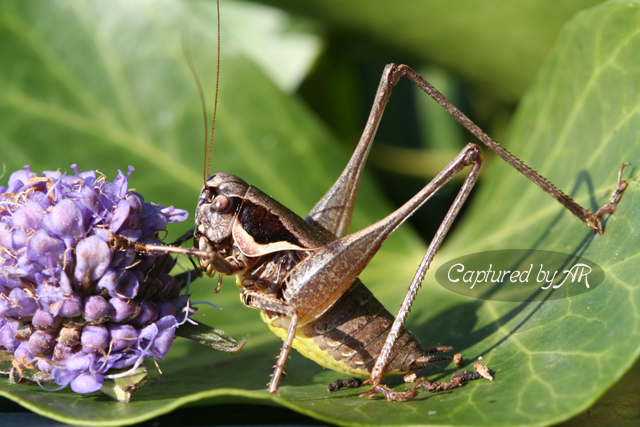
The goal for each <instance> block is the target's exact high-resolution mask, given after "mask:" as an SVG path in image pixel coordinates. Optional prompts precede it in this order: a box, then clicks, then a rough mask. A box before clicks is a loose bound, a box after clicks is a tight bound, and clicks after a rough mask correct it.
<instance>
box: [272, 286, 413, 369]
mask: <svg viewBox="0 0 640 427" xmlns="http://www.w3.org/2000/svg"><path fill="white" fill-rule="evenodd" d="M263 319H264V320H265V321H266V322H267V323H268V324H269V328H270V329H271V330H272V331H273V332H274V333H275V334H276V335H278V336H279V337H280V338H282V339H284V338H285V337H286V335H287V328H286V327H284V326H285V324H284V323H288V322H282V320H284V319H282V318H279V319H268V318H267V317H266V316H264V315H263ZM278 320H279V321H278ZM393 320H394V317H393V316H392V315H391V313H389V312H388V311H387V310H386V309H385V308H384V307H383V306H382V304H380V302H379V301H378V300H377V299H376V298H375V297H374V296H373V294H372V293H371V291H369V289H367V288H366V286H364V285H363V284H362V282H360V280H357V281H356V282H355V283H354V284H353V285H352V286H351V288H350V289H349V290H348V291H347V292H346V293H345V294H344V295H343V296H342V297H341V298H340V299H339V300H338V301H337V302H336V303H335V304H334V305H333V306H332V307H331V308H330V309H329V310H328V311H327V312H326V313H324V314H323V315H322V316H321V317H319V318H318V319H316V320H314V321H313V322H311V323H308V324H306V325H304V326H301V327H299V328H298V330H297V331H296V336H295V338H294V341H293V348H295V349H296V350H298V351H299V352H300V353H301V354H302V355H303V356H305V357H307V358H309V359H311V360H313V361H315V362H316V363H318V364H319V365H321V366H323V367H325V368H329V369H332V370H334V371H337V372H340V373H342V374H344V375H347V376H353V377H358V378H368V377H369V375H370V373H371V370H372V369H373V365H374V364H375V362H376V359H377V357H378V354H379V352H380V350H381V349H382V347H383V345H384V341H385V339H386V337H387V335H388V333H389V330H390V328H391V325H392V323H393ZM424 356H425V353H424V350H423V348H422V346H421V345H420V343H419V342H418V340H417V339H416V338H415V337H414V336H413V335H412V334H411V332H409V331H407V330H406V329H403V330H402V331H401V332H400V336H399V337H398V340H397V341H396V344H395V345H394V347H393V349H392V352H391V358H390V360H389V364H388V365H387V369H386V370H385V375H393V374H400V373H405V372H409V371H415V370H417V369H420V367H421V366H422V365H423V363H421V361H422V360H423V358H424Z"/></svg>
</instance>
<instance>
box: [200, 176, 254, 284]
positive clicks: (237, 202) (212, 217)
mask: <svg viewBox="0 0 640 427" xmlns="http://www.w3.org/2000/svg"><path fill="white" fill-rule="evenodd" d="M248 189H249V184H247V183H246V182H245V181H243V180H242V179H240V178H238V177H237V176H234V175H230V174H226V173H217V174H215V175H212V176H211V177H209V179H207V181H206V182H205V184H204V187H202V192H201V193H200V198H199V199H198V206H197V207H196V215H195V219H196V227H195V233H194V242H195V245H196V247H197V248H198V249H201V250H206V251H213V252H217V253H218V254H219V255H221V257H223V258H224V257H227V256H230V255H231V254H232V253H233V245H234V242H233V235H232V234H233V223H234V221H235V218H236V216H237V215H238V211H239V209H240V206H241V205H242V201H243V199H244V197H245V194H246V193H247V190H248ZM200 264H201V265H202V268H203V269H204V270H205V271H206V272H207V274H208V275H209V276H213V274H214V273H215V272H216V271H220V272H221V273H223V274H228V272H226V271H221V270H220V269H218V268H216V265H215V262H212V261H211V260H207V259H201V260H200Z"/></svg>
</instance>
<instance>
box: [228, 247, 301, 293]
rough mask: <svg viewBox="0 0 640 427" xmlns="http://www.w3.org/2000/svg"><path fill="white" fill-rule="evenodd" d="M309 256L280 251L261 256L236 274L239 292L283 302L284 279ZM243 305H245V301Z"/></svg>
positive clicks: (298, 252) (295, 252)
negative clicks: (250, 292) (249, 292)
mask: <svg viewBox="0 0 640 427" xmlns="http://www.w3.org/2000/svg"><path fill="white" fill-rule="evenodd" d="M307 256H309V252H307V251H282V252H274V253H271V254H267V255H263V256H262V257H260V258H258V259H254V260H252V262H251V267H250V268H247V269H246V270H245V271H243V272H241V273H240V274H238V277H237V281H236V283H237V285H238V287H239V288H240V289H241V290H247V291H252V292H259V293H261V294H264V295H265V296H268V297H269V298H273V299H275V300H278V301H284V297H283V292H284V290H285V286H286V285H285V280H284V279H285V277H286V276H287V274H288V272H289V271H291V270H292V269H293V267H295V266H296V265H297V264H298V263H299V262H300V261H302V260H303V259H305V258H306V257H307ZM243 303H245V304H246V305H249V304H247V302H246V301H243Z"/></svg>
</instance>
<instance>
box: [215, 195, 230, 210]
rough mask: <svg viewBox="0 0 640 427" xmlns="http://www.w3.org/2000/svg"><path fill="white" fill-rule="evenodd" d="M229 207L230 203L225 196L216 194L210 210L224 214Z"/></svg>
mask: <svg viewBox="0 0 640 427" xmlns="http://www.w3.org/2000/svg"><path fill="white" fill-rule="evenodd" d="M230 207H231V201H230V200H229V198H228V197H227V196H223V195H222V194H218V195H217V196H216V197H214V198H213V201H212V202H211V210H212V211H214V212H220V213H222V212H226V211H227V210H228V209H229V208H230Z"/></svg>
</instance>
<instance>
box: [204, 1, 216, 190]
mask: <svg viewBox="0 0 640 427" xmlns="http://www.w3.org/2000/svg"><path fill="white" fill-rule="evenodd" d="M216 9H217V12H218V69H217V70H216V97H215V101H214V102H213V120H212V123H211V142H210V143H209V151H208V153H207V147H206V144H205V162H206V168H205V174H204V181H205V183H206V181H207V178H208V177H209V174H210V173H211V153H212V151H213V135H214V134H215V132H216V113H217V112H218V86H219V84H220V0H216Z"/></svg>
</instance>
